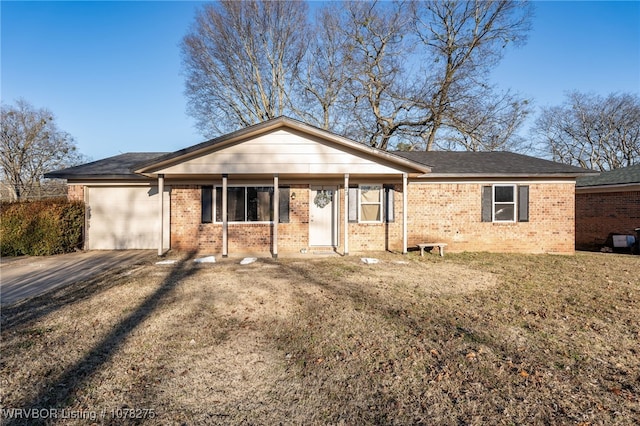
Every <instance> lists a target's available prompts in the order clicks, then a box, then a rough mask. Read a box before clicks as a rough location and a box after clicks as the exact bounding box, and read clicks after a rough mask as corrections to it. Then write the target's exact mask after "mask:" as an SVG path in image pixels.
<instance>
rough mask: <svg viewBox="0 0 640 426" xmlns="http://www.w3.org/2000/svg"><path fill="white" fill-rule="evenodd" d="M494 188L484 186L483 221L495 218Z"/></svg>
mask: <svg viewBox="0 0 640 426" xmlns="http://www.w3.org/2000/svg"><path fill="white" fill-rule="evenodd" d="M492 191H493V188H492V187H491V186H483V187H482V221H483V222H491V220H492V218H493V212H492V210H493V201H492V200H493V194H492Z"/></svg>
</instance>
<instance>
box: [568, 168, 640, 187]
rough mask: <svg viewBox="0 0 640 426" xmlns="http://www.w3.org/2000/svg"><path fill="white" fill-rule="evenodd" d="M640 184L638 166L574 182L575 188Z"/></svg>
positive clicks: (639, 169)
mask: <svg viewBox="0 0 640 426" xmlns="http://www.w3.org/2000/svg"><path fill="white" fill-rule="evenodd" d="M638 183H640V164H636V165H633V166H629V167H624V168H621V169H615V170H610V171H608V172H602V173H600V174H599V175H598V176H589V177H582V178H580V179H577V180H576V186H577V187H581V188H584V187H593V186H609V185H630V184H638Z"/></svg>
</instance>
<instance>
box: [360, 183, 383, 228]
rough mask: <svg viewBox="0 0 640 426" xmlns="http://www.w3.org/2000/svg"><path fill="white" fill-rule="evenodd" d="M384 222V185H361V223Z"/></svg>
mask: <svg viewBox="0 0 640 426" xmlns="http://www.w3.org/2000/svg"><path fill="white" fill-rule="evenodd" d="M381 221H382V185H360V222H381Z"/></svg>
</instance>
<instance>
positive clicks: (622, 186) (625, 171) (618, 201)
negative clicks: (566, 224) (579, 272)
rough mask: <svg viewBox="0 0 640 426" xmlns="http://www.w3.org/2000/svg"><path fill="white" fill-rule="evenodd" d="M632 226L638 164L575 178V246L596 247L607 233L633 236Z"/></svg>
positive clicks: (639, 203) (639, 188)
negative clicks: (596, 174)
mask: <svg viewBox="0 0 640 426" xmlns="http://www.w3.org/2000/svg"><path fill="white" fill-rule="evenodd" d="M636 228H640V164H636V165H635V166H631V167H626V168H622V169H616V170H612V171H609V172H603V173H601V174H600V175H599V176H589V177H582V178H579V179H578V180H577V183H576V248H579V249H586V250H592V249H599V248H600V247H602V246H603V245H605V244H606V243H607V240H608V239H609V236H610V235H611V234H628V235H635V234H636V233H635V229H636ZM609 243H610V242H609Z"/></svg>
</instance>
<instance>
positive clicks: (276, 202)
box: [272, 174, 280, 259]
mask: <svg viewBox="0 0 640 426" xmlns="http://www.w3.org/2000/svg"><path fill="white" fill-rule="evenodd" d="M279 221H280V190H279V188H278V175H277V174H276V175H273V254H272V255H273V258H274V259H277V258H278V223H279Z"/></svg>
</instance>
